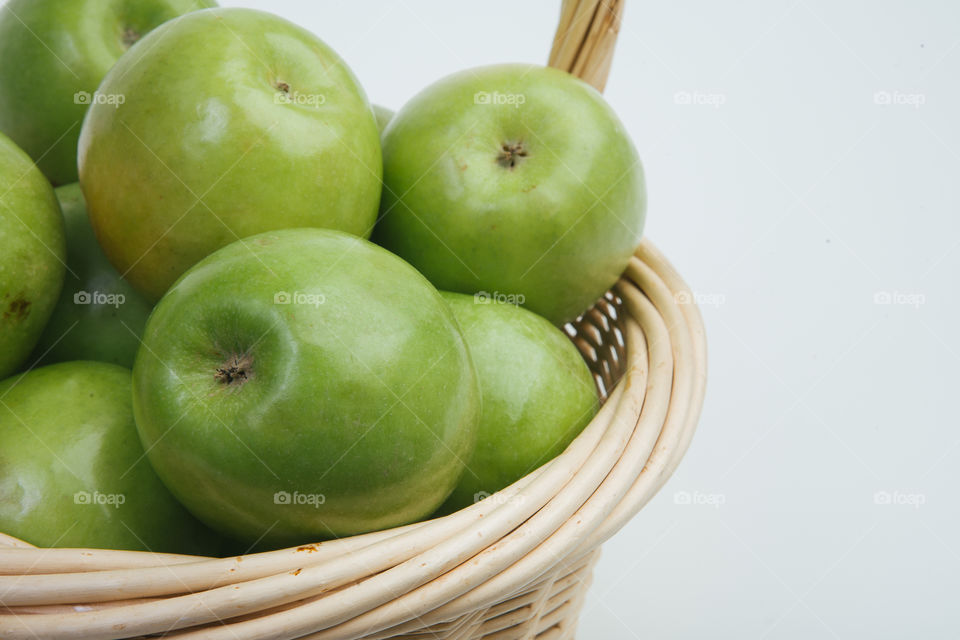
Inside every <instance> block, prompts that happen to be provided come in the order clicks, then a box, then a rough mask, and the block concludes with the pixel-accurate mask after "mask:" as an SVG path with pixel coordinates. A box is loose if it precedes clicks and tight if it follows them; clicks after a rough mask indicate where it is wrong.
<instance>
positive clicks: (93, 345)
mask: <svg viewBox="0 0 960 640" xmlns="http://www.w3.org/2000/svg"><path fill="white" fill-rule="evenodd" d="M55 192H56V194H57V200H59V202H60V209H61V210H62V211H63V220H64V224H65V226H66V235H67V269H68V270H67V272H66V274H64V279H63V288H62V289H61V291H60V298H59V299H58V300H57V305H56V307H55V308H54V310H53V313H52V314H51V315H50V320H49V321H48V322H47V326H46V328H45V329H44V330H43V333H42V334H41V336H40V339H39V341H38V342H37V346H36V348H35V349H34V356H35V359H38V362H39V363H40V364H51V363H54V362H64V361H67V360H97V361H100V362H112V363H113V364H118V365H121V366H124V367H127V368H130V367H133V359H134V357H135V356H136V355H137V349H138V348H139V347H140V336H141V335H142V334H143V328H144V326H145V325H146V324H147V316H149V315H150V310H151V309H153V305H152V304H151V303H150V302H148V301H147V300H146V298H144V297H143V296H142V295H140V294H139V293H138V292H137V290H136V289H134V288H133V287H132V286H131V285H130V283H128V282H127V281H126V280H124V279H123V278H122V277H120V274H119V273H117V270H116V269H114V268H113V266H112V265H111V264H110V262H109V261H108V260H107V257H106V256H105V255H103V250H101V249H100V245H99V244H97V238H96V237H95V236H94V234H93V228H91V226H90V219H89V218H88V217H87V209H86V206H85V205H84V203H83V193H81V191H80V185H79V184H77V183H74V184H68V185H64V186H62V187H58V188H57V189H55ZM94 296H96V299H94Z"/></svg>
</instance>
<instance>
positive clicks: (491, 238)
mask: <svg viewBox="0 0 960 640" xmlns="http://www.w3.org/2000/svg"><path fill="white" fill-rule="evenodd" d="M383 164H384V185H385V188H384V191H383V202H382V205H381V221H380V223H379V224H378V226H377V229H376V231H375V233H374V240H375V241H376V242H378V243H380V244H382V245H383V246H385V247H386V248H388V249H390V250H391V251H393V252H395V253H397V254H398V255H400V256H401V257H402V258H404V259H406V260H407V261H409V262H410V263H411V264H412V265H413V266H415V267H417V269H419V270H420V271H421V272H422V273H423V274H424V275H426V276H427V277H428V278H429V279H430V280H431V281H432V282H433V283H434V284H435V285H436V286H437V287H438V288H440V289H446V290H451V291H459V292H462V293H476V292H478V291H487V292H491V293H499V294H501V295H506V296H513V297H515V298H517V299H520V300H522V301H523V304H524V305H525V306H526V307H528V308H529V309H532V310H533V311H535V312H537V313H539V314H541V315H543V316H546V317H547V318H548V319H550V320H551V321H553V322H554V323H555V324H562V323H564V322H566V321H568V320H571V319H573V318H575V317H576V316H577V315H578V314H580V313H581V312H583V311H584V310H585V309H587V308H588V307H589V306H590V305H592V304H593V303H594V302H595V301H596V300H597V298H599V297H600V296H601V295H602V294H603V293H604V292H605V291H606V290H607V289H608V288H609V287H610V286H611V285H613V284H614V282H616V280H617V278H619V276H620V274H621V273H622V272H623V270H624V268H625V267H626V265H627V262H628V260H629V258H630V255H631V254H632V253H633V251H634V250H635V248H636V246H637V243H638V242H639V241H640V234H641V232H642V229H643V221H644V212H645V191H644V181H643V170H642V167H641V165H640V160H639V158H638V156H637V152H636V149H634V146H633V143H632V142H631V141H630V138H629V136H628V135H627V132H626V131H625V130H624V127H623V125H622V124H621V123H620V121H619V120H618V119H617V116H616V114H614V112H613V110H612V109H611V108H610V107H609V105H607V103H606V102H605V101H604V100H603V98H602V97H601V96H600V94H599V93H598V92H597V91H596V90H594V89H593V88H592V87H590V86H589V85H587V84H585V83H584V82H581V81H580V80H578V79H576V78H574V77H573V76H571V75H569V74H567V73H565V72H563V71H558V70H556V69H550V68H543V67H536V66H529V65H502V66H492V67H484V68H479V69H472V70H468V71H464V72H461V73H458V74H455V75H452V76H449V77H447V78H445V79H443V80H440V81H439V82H437V83H435V84H433V85H432V86H430V87H428V88H426V89H424V90H423V91H422V92H420V93H419V94H418V95H417V96H415V97H414V98H413V99H412V100H411V101H410V102H409V103H407V104H406V105H405V106H404V107H403V108H402V109H401V110H400V111H399V112H397V114H396V116H395V117H394V119H393V121H392V122H391V123H390V127H389V128H388V129H387V131H386V133H385V136H384V140H383Z"/></svg>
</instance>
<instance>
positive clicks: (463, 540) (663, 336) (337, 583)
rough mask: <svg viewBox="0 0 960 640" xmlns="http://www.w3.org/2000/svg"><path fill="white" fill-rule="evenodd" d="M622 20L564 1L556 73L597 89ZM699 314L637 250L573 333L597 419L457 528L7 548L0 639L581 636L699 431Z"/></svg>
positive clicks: (671, 276)
mask: <svg viewBox="0 0 960 640" xmlns="http://www.w3.org/2000/svg"><path fill="white" fill-rule="evenodd" d="M621 11H622V2H620V1H614V0H566V1H565V2H564V4H563V9H562V11H561V19H560V27H559V29H558V33H557V38H556V40H555V42H554V50H553V52H552V53H551V58H550V60H551V64H553V65H554V66H558V67H561V68H564V69H568V70H571V71H573V72H574V73H577V74H578V75H580V76H581V77H583V78H584V79H586V80H587V81H588V82H590V83H591V84H593V85H594V86H596V87H598V88H601V89H602V87H603V84H604V82H605V79H606V75H607V72H608V70H609V67H610V60H611V56H612V51H613V43H614V41H615V39H616V34H617V30H618V28H619V20H620V12H621ZM690 300H692V295H691V294H690V291H689V290H688V288H687V287H686V285H685V284H684V283H683V281H682V280H681V279H680V277H679V276H678V275H677V273H676V272H675V271H674V270H673V268H672V267H671V266H670V265H669V264H668V263H667V261H666V260H665V259H664V258H663V256H661V255H660V254H659V252H658V251H657V250H656V249H655V248H654V247H653V246H652V245H651V244H650V243H649V242H648V241H646V240H645V241H643V243H641V246H640V247H639V249H638V250H637V253H636V255H635V256H634V257H633V258H632V259H631V261H630V264H629V266H628V268H627V270H626V271H625V273H624V275H623V277H622V278H621V279H620V281H619V282H618V283H617V285H616V287H615V288H614V291H613V292H611V293H610V294H608V295H607V296H606V297H605V298H604V299H602V300H601V301H600V302H598V304H597V305H596V306H595V307H594V308H593V309H591V310H590V311H589V312H587V313H586V314H584V316H583V317H582V318H581V319H580V320H579V321H578V322H577V323H575V325H570V326H568V327H567V331H568V333H569V334H570V335H571V338H572V339H573V340H574V342H575V344H577V346H578V348H579V349H580V351H581V353H583V355H584V358H585V360H586V361H587V363H588V364H589V365H590V368H591V371H592V372H593V374H594V378H595V380H596V381H597V386H598V389H599V391H600V395H601V397H602V398H603V399H604V400H605V402H604V404H603V406H602V408H601V410H600V412H599V413H598V414H597V416H596V417H595V418H594V419H593V421H591V423H590V424H589V425H588V426H587V427H586V429H584V431H583V432H582V433H581V434H580V436H578V437H577V439H576V440H574V442H573V443H572V444H571V445H570V446H569V447H568V448H567V450H566V451H564V453H563V454H561V455H560V456H559V457H557V458H555V459H554V460H552V461H551V462H549V463H547V464H546V465H544V466H543V467H541V468H540V469H538V470H536V471H534V472H533V473H531V474H529V475H528V476H526V477H524V478H522V479H521V480H519V481H518V482H516V483H515V484H513V485H511V486H510V487H508V488H506V489H504V490H503V491H501V492H498V493H497V494H494V495H493V496H491V497H489V498H487V499H486V500H483V501H481V502H479V503H477V504H475V505H472V506H471V507H469V508H467V509H463V510H461V511H458V512H456V513H453V514H451V515H449V516H446V517H443V518H439V519H435V520H431V521H427V522H420V523H415V524H412V525H407V526H405V527H399V528H395V529H391V530H387V531H379V532H375V533H369V534H364V535H359V536H353V537H349V538H342V539H338V540H331V541H327V542H323V543H318V544H313V545H305V546H302V547H297V548H291V549H283V550H279V551H272V552H267V553H260V554H252V555H247V556H241V557H231V558H198V557H193V556H178V555H170V554H154V553H143V552H131V551H110V550H92V549H90V550H84V549H35V548H33V547H31V546H30V545H27V544H26V543H23V542H21V541H18V540H15V539H13V538H10V537H6V536H3V535H2V534H0V638H4V639H17V638H24V639H26V638H85V639H93V638H104V639H109V638H132V637H142V636H144V635H150V634H166V635H167V636H169V637H177V638H209V639H218V638H223V639H224V640H265V639H268V638H269V639H273V640H281V639H287V638H290V639H292V638H313V639H317V640H320V639H331V640H332V639H343V640H346V639H361V638H366V639H374V638H410V639H412V638H422V639H426V638H446V639H462V640H467V639H470V640H474V639H479V638H486V639H491V640H493V639H531V638H537V639H544V640H545V639H551V640H552V639H562V638H572V637H573V636H574V633H575V630H576V623H577V617H578V615H579V610H580V608H581V606H582V604H583V599H584V596H585V593H586V589H587V587H588V586H589V583H590V577H591V569H592V567H593V565H594V563H595V562H596V560H597V557H598V555H599V547H600V545H601V543H602V542H603V541H605V540H606V539H607V538H609V537H610V536H611V535H613V534H614V533H616V531H618V530H619V529H620V528H621V527H622V526H623V525H624V524H625V523H626V522H627V521H628V520H629V519H630V518H631V517H632V516H633V515H635V514H636V513H637V511H638V510H639V509H640V508H641V507H642V506H643V505H644V504H646V502H647V501H649V500H650V498H651V497H652V496H653V495H654V494H656V492H657V491H658V490H659V489H660V487H661V486H662V485H663V484H664V483H665V482H666V480H667V479H668V478H669V476H670V474H671V473H672V472H673V470H674V469H675V468H676V466H677V464H678V463H679V461H680V459H681V458H682V456H683V454H684V452H685V451H686V448H687V446H688V444H689V442H690V438H691V437H692V435H693V432H694V429H695V427H696V423H697V420H698V418H699V413H700V406H701V403H702V400H703V393H704V386H705V381H706V364H705V362H706V347H705V342H704V334H703V325H702V322H701V319H700V315H699V311H698V310H697V308H696V306H695V305H693V304H690V303H689V301H690Z"/></svg>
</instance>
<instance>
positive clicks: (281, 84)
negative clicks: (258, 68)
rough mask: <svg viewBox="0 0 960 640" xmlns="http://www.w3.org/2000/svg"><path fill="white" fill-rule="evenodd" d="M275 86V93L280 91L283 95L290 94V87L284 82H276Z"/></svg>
mask: <svg viewBox="0 0 960 640" xmlns="http://www.w3.org/2000/svg"><path fill="white" fill-rule="evenodd" d="M275 86H276V87H277V91H282V92H284V93H290V85H289V84H287V83H286V82H283V81H282V80H280V81H278V82H277V84H276V85H275Z"/></svg>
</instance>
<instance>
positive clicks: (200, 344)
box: [133, 229, 480, 547]
mask: <svg viewBox="0 0 960 640" xmlns="http://www.w3.org/2000/svg"><path fill="white" fill-rule="evenodd" d="M285 295H286V296H288V297H286V298H284V296H285ZM295 295H296V296H299V297H294V296H295ZM311 296H313V297H311ZM284 300H286V301H287V303H283V301H284ZM143 340H144V346H143V347H142V348H141V349H140V352H139V354H138V355H137V361H136V364H135V365H134V383H133V389H134V411H135V415H136V420H137V427H138V429H139V431H140V436H141V438H142V440H143V443H144V447H145V448H146V449H147V451H148V455H149V457H150V461H151V462H152V463H153V466H154V468H155V469H156V470H157V473H158V474H159V475H160V477H161V478H162V479H163V481H164V482H165V483H166V485H167V487H169V488H170V490H171V491H172V492H173V494H174V495H175V496H177V497H178V498H179V499H180V501H181V502H183V504H184V505H186V507H187V508H188V509H189V510H190V511H191V512H193V514H194V515H196V516H197V517H198V518H200V519H201V520H202V521H204V522H205V523H207V524H208V525H210V526H211V527H213V528H214V529H217V530H219V531H221V532H223V533H225V534H229V535H231V536H232V537H235V538H236V539H238V540H240V541H247V542H253V541H256V540H259V539H260V538H261V537H262V538H263V540H264V541H265V543H266V545H267V546H274V547H275V546H278V545H294V544H303V543H305V542H309V541H313V540H317V539H319V538H329V537H335V536H345V535H352V534H355V533H361V532H365V531H372V530H376V529H384V528H388V527H392V526H396V525H401V524H405V523H409V522H413V521H416V520H418V519H421V518H423V517H425V516H427V515H429V514H430V513H432V512H433V511H434V510H435V509H436V508H437V507H438V506H439V505H440V504H441V503H442V502H443V501H444V500H445V499H446V498H447V496H448V495H449V494H450V492H451V491H452V490H453V487H454V485H456V483H457V480H458V478H459V476H460V474H461V472H462V471H463V465H464V462H463V461H464V460H465V459H466V458H467V457H469V455H470V452H471V451H472V448H473V444H474V439H475V432H476V426H477V421H478V420H479V414H480V392H479V388H478V386H477V381H476V376H475V373H474V369H473V364H472V362H471V360H470V357H469V353H468V351H467V347H466V345H465V343H464V341H463V337H462V336H461V334H460V331H459V328H458V327H457V324H456V321H455V320H454V318H453V316H452V314H451V312H450V310H449V308H448V307H447V305H446V303H445V302H444V301H443V299H442V298H441V297H440V294H439V293H438V292H437V291H436V289H434V288H433V286H432V285H431V284H430V283H429V282H428V281H427V280H426V279H425V278H424V277H423V276H422V275H420V274H419V273H418V272H417V271H416V270H415V269H413V267H411V266H410V265H408V264H406V263H405V262H403V261H402V260H401V259H400V258H398V257H396V256H395V255H393V254H391V253H389V252H387V251H386V250H384V249H382V248H380V247H378V246H376V245H374V244H372V243H370V242H368V241H366V240H363V239H361V238H357V237H354V236H350V235H348V234H345V233H342V232H337V231H332V230H325V229H286V230H280V231H274V232H267V233H264V234H260V235H257V236H254V237H251V238H246V239H244V240H240V241H237V242H235V243H233V244H231V245H229V246H227V247H224V248H223V249H220V250H219V251H217V252H216V253H214V254H212V255H210V256H209V257H207V258H206V259H204V260H203V261H201V262H200V263H198V264H197V265H196V266H194V267H193V268H192V269H190V270H189V271H188V272H187V273H186V274H184V276H183V277H182V278H181V279H180V280H179V281H178V282H177V284H175V285H174V287H173V288H171V290H170V291H169V293H167V295H166V296H164V297H163V299H162V300H161V301H160V303H159V304H158V305H157V307H156V308H155V309H154V311H153V314H152V315H151V316H150V319H149V320H148V322H147V329H146V332H145V334H144V338H143ZM282 492H287V496H288V498H290V500H289V501H288V502H287V503H286V504H285V503H283V500H284V498H283V497H282ZM297 495H300V496H301V498H297V497H296V496H297ZM304 496H306V497H304ZM310 496H323V498H322V503H320V498H316V497H314V498H310ZM297 500H299V501H300V502H299V503H298V502H297ZM311 500H312V501H313V502H310V501H311Z"/></svg>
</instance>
